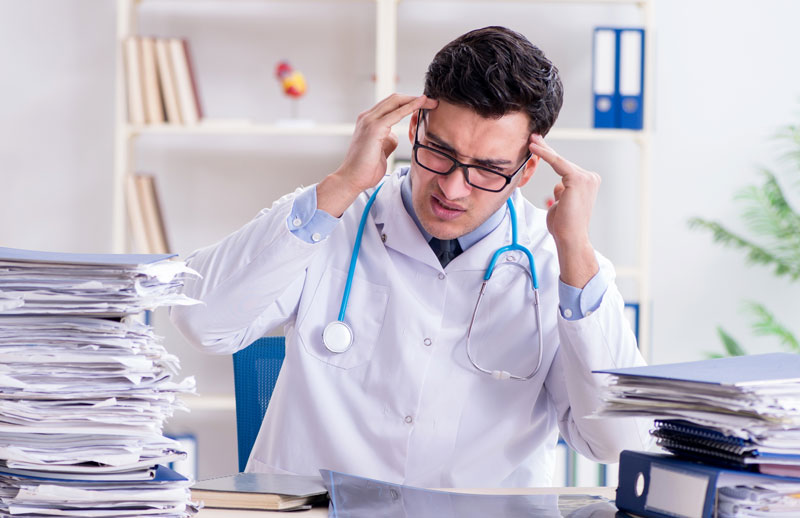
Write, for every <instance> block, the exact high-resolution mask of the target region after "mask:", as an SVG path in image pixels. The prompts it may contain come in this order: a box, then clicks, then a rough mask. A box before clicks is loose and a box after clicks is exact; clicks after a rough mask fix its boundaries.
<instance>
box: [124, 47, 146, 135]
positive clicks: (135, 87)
mask: <svg viewBox="0 0 800 518" xmlns="http://www.w3.org/2000/svg"><path fill="white" fill-rule="evenodd" d="M123 54H124V56H125V80H126V81H125V86H126V93H127V97H128V122H130V123H131V124H144V122H145V115H144V97H143V94H142V61H141V47H140V45H139V39H138V38H136V37H134V36H131V37H129V38H126V39H125V41H124V43H123Z"/></svg>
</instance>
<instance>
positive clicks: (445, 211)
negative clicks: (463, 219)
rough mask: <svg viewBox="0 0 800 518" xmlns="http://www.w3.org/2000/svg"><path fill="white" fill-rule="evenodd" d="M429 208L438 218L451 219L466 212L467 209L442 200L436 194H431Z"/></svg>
mask: <svg viewBox="0 0 800 518" xmlns="http://www.w3.org/2000/svg"><path fill="white" fill-rule="evenodd" d="M431 210H432V211H433V214H434V215H435V216H436V217H437V218H439V219H444V220H452V219H455V218H457V217H459V216H460V215H461V214H463V213H464V212H466V210H467V209H464V208H461V207H459V206H458V205H453V204H450V203H447V202H445V201H442V200H441V199H439V198H438V197H437V196H436V195H431Z"/></svg>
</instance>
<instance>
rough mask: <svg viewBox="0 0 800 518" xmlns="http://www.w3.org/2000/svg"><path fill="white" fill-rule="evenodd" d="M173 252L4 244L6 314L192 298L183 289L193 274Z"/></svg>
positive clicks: (138, 307) (130, 310) (112, 311)
mask: <svg viewBox="0 0 800 518" xmlns="http://www.w3.org/2000/svg"><path fill="white" fill-rule="evenodd" d="M170 257H172V256H170V255H167V254H162V255H144V254H132V255H116V254H101V255H87V254H65V253H53V252H31V251H28V250H19V249H14V248H0V311H3V313H4V314H12V315H13V314H25V315H30V314H40V315H43V314H65V313H68V314H84V315H85V314H91V315H132V314H135V313H140V312H142V311H144V310H145V309H154V308H156V307H159V306H170V305H177V304H192V303H193V301H192V300H191V299H189V298H187V297H186V296H184V295H182V294H180V293H179V292H180V289H181V287H182V285H183V283H182V282H181V281H180V278H181V276H182V275H186V274H191V273H193V272H192V270H191V269H190V268H189V267H187V266H186V264H185V263H183V262H180V261H168V260H167V259H168V258H170Z"/></svg>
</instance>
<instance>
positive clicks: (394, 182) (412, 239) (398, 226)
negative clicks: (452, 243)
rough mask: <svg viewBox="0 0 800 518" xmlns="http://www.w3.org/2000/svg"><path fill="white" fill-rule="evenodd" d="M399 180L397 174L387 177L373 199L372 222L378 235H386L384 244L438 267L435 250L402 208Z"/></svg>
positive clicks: (437, 268) (400, 178)
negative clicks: (378, 232)
mask: <svg viewBox="0 0 800 518" xmlns="http://www.w3.org/2000/svg"><path fill="white" fill-rule="evenodd" d="M401 180H402V177H400V176H398V175H397V174H394V175H392V176H390V177H388V178H387V179H386V185H384V187H383V188H382V189H381V192H380V193H378V196H377V198H376V199H375V208H374V211H375V215H374V217H375V224H376V225H377V226H378V228H379V230H380V232H381V235H382V236H386V237H385V241H384V245H385V246H386V247H387V248H391V249H393V250H395V251H397V252H400V253H401V254H404V255H407V256H408V257H411V258H412V259H415V260H417V261H420V262H422V263H424V264H426V265H428V266H430V267H431V268H435V269H436V270H439V271H441V270H442V265H441V264H439V260H438V259H437V258H436V254H434V253H433V250H431V247H430V245H428V243H427V241H425V237H424V236H423V235H422V233H421V232H420V231H419V228H417V224H416V223H414V220H413V219H412V218H411V216H410V215H409V214H408V212H406V208H405V206H404V205H403V200H402V198H401V196H400V181H401ZM462 255H463V254H462ZM456 259H458V258H456Z"/></svg>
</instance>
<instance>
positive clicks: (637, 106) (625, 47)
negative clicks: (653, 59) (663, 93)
mask: <svg viewBox="0 0 800 518" xmlns="http://www.w3.org/2000/svg"><path fill="white" fill-rule="evenodd" d="M617 37H618V47H619V53H618V56H619V59H618V63H619V67H618V68H619V88H618V91H619V104H618V119H617V120H618V127H620V128H625V129H642V126H643V123H644V117H643V110H642V108H643V107H642V101H643V96H642V93H643V91H644V29H619V30H618V31H617Z"/></svg>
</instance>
